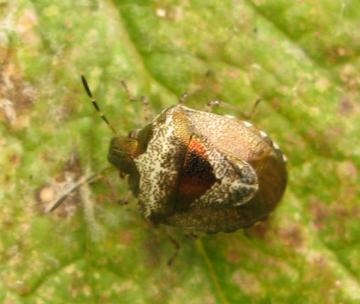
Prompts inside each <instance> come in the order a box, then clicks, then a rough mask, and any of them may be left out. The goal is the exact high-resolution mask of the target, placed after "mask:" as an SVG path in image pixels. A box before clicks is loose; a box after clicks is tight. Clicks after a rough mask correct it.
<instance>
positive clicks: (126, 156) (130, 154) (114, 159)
mask: <svg viewBox="0 0 360 304" xmlns="http://www.w3.org/2000/svg"><path fill="white" fill-rule="evenodd" d="M138 147H139V143H138V140H137V139H136V138H132V137H124V136H116V137H113V138H112V139H111V142H110V148H109V153H108V160H109V162H110V163H111V164H113V165H114V166H115V167H116V168H117V169H118V170H120V172H122V173H125V174H132V173H133V172H134V171H135V170H136V167H135V162H134V158H135V157H136V156H137V154H138V153H137V151H138Z"/></svg>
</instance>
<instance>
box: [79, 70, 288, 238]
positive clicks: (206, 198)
mask: <svg viewBox="0 0 360 304" xmlns="http://www.w3.org/2000/svg"><path fill="white" fill-rule="evenodd" d="M82 82H83V85H84V87H85V90H86V92H87V94H88V96H89V97H90V98H91V100H92V103H93V105H94V107H95V109H96V110H97V111H98V112H99V113H100V116H101V117H102V119H103V120H104V121H105V122H106V123H107V124H108V125H109V126H110V128H111V129H112V130H113V132H114V133H116V131H115V129H114V128H113V127H112V126H111V124H110V123H109V121H108V120H107V119H106V117H105V116H104V115H103V114H102V113H101V111H100V109H99V107H98V105H97V103H96V101H95V100H94V99H93V97H92V94H91V91H90V89H89V86H88V84H87V82H86V80H85V78H84V77H83V76H82ZM108 160H109V162H110V163H111V164H112V165H114V166H115V167H116V168H117V169H118V170H119V171H120V173H121V174H122V175H127V176H128V182H129V186H130V189H131V191H132V193H133V194H134V195H135V197H137V198H138V201H139V206H140V211H141V213H142V215H143V217H144V218H145V219H146V220H148V221H150V222H151V223H154V224H165V225H170V226H176V227H181V228H183V229H185V230H187V231H202V232H206V233H216V232H232V231H235V230H237V229H239V228H247V227H250V226H252V225H253V224H254V223H256V222H257V221H260V220H262V219H264V218H266V217H267V216H268V215H269V213H270V212H271V211H273V210H274V208H275V207H276V205H277V204H278V202H279V201H280V199H281V197H282V195H283V193H284V191H285V188H286V183H287V170H286V159H285V156H284V155H283V154H282V152H281V150H280V149H279V147H278V145H277V144H276V143H274V142H273V141H272V140H271V139H270V138H269V137H268V135H267V134H266V133H265V132H263V131H261V130H259V129H257V128H256V127H254V126H253V125H252V124H251V123H249V122H247V121H242V120H238V119H236V118H233V117H230V116H222V115H217V114H213V113H210V112H204V111H198V110H194V109H191V108H188V107H185V106H183V105H181V104H179V105H175V106H172V107H169V108H166V109H164V110H163V111H162V112H161V113H160V114H158V115H157V116H156V117H155V118H154V119H153V121H152V122H151V123H149V124H148V125H146V126H145V127H144V128H142V129H139V130H135V131H133V132H130V134H129V136H118V135H117V134H116V135H115V137H113V138H112V140H111V143H110V148H109V153H108Z"/></svg>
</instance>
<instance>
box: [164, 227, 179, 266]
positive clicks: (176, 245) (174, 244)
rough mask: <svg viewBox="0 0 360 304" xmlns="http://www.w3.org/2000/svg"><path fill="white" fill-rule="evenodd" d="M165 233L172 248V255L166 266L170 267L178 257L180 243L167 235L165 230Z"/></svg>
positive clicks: (167, 232)
mask: <svg viewBox="0 0 360 304" xmlns="http://www.w3.org/2000/svg"><path fill="white" fill-rule="evenodd" d="M165 233H166V235H167V237H168V238H169V240H170V242H171V244H172V245H173V246H174V253H173V254H172V256H171V257H170V258H169V259H168V261H167V265H168V266H169V267H171V266H172V265H173V264H174V261H175V259H176V258H177V256H178V255H179V251H180V248H181V246H180V243H179V242H178V241H177V240H176V239H175V238H174V237H173V236H172V235H171V234H170V233H169V231H168V230H167V229H165Z"/></svg>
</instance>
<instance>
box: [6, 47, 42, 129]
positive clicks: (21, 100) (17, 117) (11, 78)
mask: <svg viewBox="0 0 360 304" xmlns="http://www.w3.org/2000/svg"><path fill="white" fill-rule="evenodd" d="M12 52H13V51H12V50H11V49H7V50H6V56H5V60H4V61H3V62H1V63H0V120H1V119H3V120H4V119H5V120H6V121H7V122H8V123H9V124H11V125H12V126H15V127H19V128H21V127H24V126H26V125H27V124H28V123H29V122H28V120H27V119H26V118H24V117H22V116H26V114H27V112H28V110H29V109H30V108H31V106H32V105H33V101H34V99H35V92H34V89H33V88H32V87H31V86H30V84H28V83H26V82H25V81H24V80H23V76H22V73H21V71H20V69H19V67H18V66H16V64H15V63H14V61H12V60H11V59H12V57H13V54H12Z"/></svg>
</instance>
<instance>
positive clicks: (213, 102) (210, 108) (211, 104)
mask: <svg viewBox="0 0 360 304" xmlns="http://www.w3.org/2000/svg"><path fill="white" fill-rule="evenodd" d="M222 104H223V102H222V101H220V100H210V101H209V102H208V103H207V104H206V106H205V109H204V111H206V112H213V111H214V109H215V108H217V107H219V106H220V105H222Z"/></svg>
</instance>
